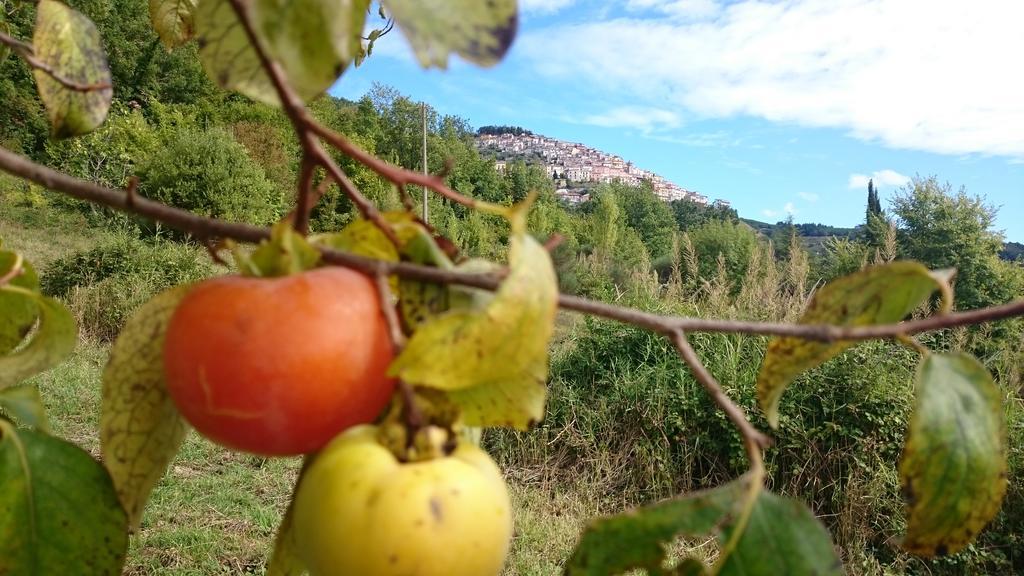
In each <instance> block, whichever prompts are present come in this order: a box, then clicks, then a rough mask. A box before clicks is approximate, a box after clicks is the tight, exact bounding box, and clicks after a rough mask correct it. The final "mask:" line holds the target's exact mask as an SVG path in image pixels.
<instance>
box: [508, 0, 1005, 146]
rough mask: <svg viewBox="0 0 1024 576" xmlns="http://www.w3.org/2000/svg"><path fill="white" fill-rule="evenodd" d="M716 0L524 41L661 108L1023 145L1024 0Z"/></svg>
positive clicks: (539, 63)
mask: <svg viewBox="0 0 1024 576" xmlns="http://www.w3.org/2000/svg"><path fill="white" fill-rule="evenodd" d="M627 2H629V4H627V7H628V6H629V5H632V6H633V7H634V8H645V7H646V8H651V9H653V8H655V6H656V4H657V3H655V2H653V1H652V0H627ZM667 4H671V5H676V4H678V3H677V2H669V3H667ZM680 5H681V4H680ZM692 6H696V3H693V4H691V7H692ZM719 9H720V11H719V13H718V14H717V16H716V17H715V18H713V19H708V18H705V19H697V20H679V19H672V18H667V19H666V18H646V17H644V14H641V13H637V12H627V14H631V17H628V18H616V19H612V20H606V21H602V22H588V23H580V24H564V25H555V26H551V27H548V28H544V29H540V30H536V31H533V32H529V33H526V34H524V35H523V36H522V37H521V38H520V43H519V46H518V50H519V52H520V54H522V55H523V56H525V57H526V58H528V59H529V60H530V63H531V64H532V65H533V68H534V69H535V70H536V71H537V72H538V73H540V74H543V75H547V76H550V77H552V78H557V79H559V80H560V81H565V80H566V79H569V78H571V79H572V81H573V82H578V83H582V84H584V85H587V86H588V87H589V88H590V89H593V90H600V91H602V92H604V93H605V94H606V95H617V96H620V97H629V98H633V99H634V100H635V101H636V102H637V103H638V104H637V105H638V106H639V105H656V106H661V107H664V106H665V102H664V101H665V99H666V98H668V99H670V100H671V101H672V104H673V105H678V106H680V107H681V108H682V109H684V110H685V111H686V112H688V113H690V114H695V115H698V116H702V117H707V118H726V117H736V116H752V117H758V118H763V119H767V120H770V121H776V122H789V123H796V124H799V125H803V126H813V127H832V128H839V129H842V130H846V131H848V132H849V134H851V135H853V136H855V137H857V138H860V139H863V140H868V141H878V142H881V143H882V144H885V145H887V146H890V147H896V148H906V149H916V150H926V151H931V152H938V153H946V154H965V153H981V154H997V155H1006V156H1011V157H1019V156H1024V76H1022V75H1020V74H1017V73H1016V70H1018V69H1019V67H1020V66H1019V55H1020V54H1022V53H1024V34H1021V33H1020V30H1019V23H1020V22H1022V21H1024V2H1007V1H1005V0H976V1H975V2H969V3H968V2H934V1H932V0H827V1H826V0H789V1H787V2H766V1H763V0H740V1H738V2H733V3H732V4H729V5H722V6H719ZM663 10H664V9H663Z"/></svg>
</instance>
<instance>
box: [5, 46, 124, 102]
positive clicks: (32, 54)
mask: <svg viewBox="0 0 1024 576" xmlns="http://www.w3.org/2000/svg"><path fill="white" fill-rule="evenodd" d="M0 44H6V45H7V46H9V47H10V48H11V51H12V52H14V53H15V54H17V55H18V56H20V57H21V59H22V60H24V61H25V62H26V63H27V64H28V65H29V66H31V67H33V68H35V69H36V70H39V71H40V72H43V73H45V74H46V75H47V76H49V77H50V78H53V79H54V80H56V81H57V82H58V83H60V85H61V86H64V87H65V88H67V89H68V90H74V91H75V92H95V91H97V90H109V89H111V88H113V86H111V84H110V82H95V83H92V84H84V83H82V82H78V81H75V80H72V79H70V78H68V77H67V76H64V75H63V74H61V73H60V72H57V71H56V70H54V69H53V66H50V65H49V64H47V63H46V62H43V61H42V60H40V59H39V58H38V57H37V56H36V51H35V48H33V47H32V45H31V44H29V43H28V42H22V41H21V40H18V39H17V38H14V37H13V36H8V35H7V34H4V33H3V32H0Z"/></svg>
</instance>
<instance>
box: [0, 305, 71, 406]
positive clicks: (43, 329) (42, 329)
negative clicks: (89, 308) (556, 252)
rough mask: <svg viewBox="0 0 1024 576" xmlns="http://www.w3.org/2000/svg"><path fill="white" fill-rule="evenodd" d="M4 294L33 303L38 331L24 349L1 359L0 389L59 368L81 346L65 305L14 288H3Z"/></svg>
mask: <svg viewBox="0 0 1024 576" xmlns="http://www.w3.org/2000/svg"><path fill="white" fill-rule="evenodd" d="M4 292H7V293H15V294H20V295H23V296H26V297H28V298H31V299H32V300H34V302H35V304H36V306H37V308H38V310H39V329H38V330H37V331H36V333H35V334H34V335H33V336H32V339H31V340H29V342H28V344H26V345H25V346H24V347H23V348H21V349H20V350H18V351H17V352H15V353H13V354H10V355H8V356H3V357H0V389H3V388H6V387H8V386H13V385H14V384H17V383H19V382H21V381H22V380H24V379H26V378H30V377H32V376H35V375H36V374H38V373H40V372H43V371H44V370H48V369H50V368H52V367H53V366H56V365H57V364H59V363H60V362H61V361H62V360H64V358H66V357H67V356H68V355H69V354H71V352H72V351H73V350H74V349H75V344H76V343H77V342H78V329H77V328H76V327H75V319H74V317H73V316H72V315H71V312H69V311H68V309H67V308H65V307H64V305H63V304H61V303H60V302H58V301H56V300H54V299H53V298H48V297H46V296H41V295H39V294H34V293H32V292H28V291H27V290H24V289H22V288H18V287H15V286H10V285H8V286H0V294H2V293H4Z"/></svg>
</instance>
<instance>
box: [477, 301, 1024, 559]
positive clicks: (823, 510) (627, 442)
mask: <svg viewBox="0 0 1024 576" xmlns="http://www.w3.org/2000/svg"><path fill="white" fill-rule="evenodd" d="M630 304H632V302H630ZM665 306H666V305H665V304H663V305H662V307H663V308H664V307H665ZM656 311H659V312H675V313H679V314H687V315H695V313H696V312H697V309H696V308H695V307H693V305H690V304H684V305H682V306H680V307H679V308H678V309H675V308H674V309H671V310H664V309H663V310H656ZM691 341H692V343H693V345H694V347H695V349H696V350H697V352H698V354H699V356H700V357H701V358H702V359H703V361H704V363H705V365H706V366H707V367H708V369H709V370H710V371H711V372H712V373H713V374H714V375H715V376H717V377H718V379H719V381H720V382H721V383H722V386H723V387H724V388H725V390H726V392H727V393H728V394H729V396H730V397H731V398H733V400H734V401H736V403H737V404H739V405H740V406H741V407H743V408H744V410H745V411H746V412H747V414H748V416H749V417H750V418H751V420H752V422H753V423H754V424H755V425H756V426H758V427H759V428H760V429H762V430H768V426H767V423H766V422H765V421H764V418H763V416H762V414H761V412H760V410H759V409H758V407H757V405H756V401H755V382H756V378H757V372H758V369H759V366H760V364H761V360H762V359H763V357H764V352H765V347H766V342H767V339H766V338H763V337H750V336H742V335H736V334H702V333H698V334H693V335H692V336H691ZM1015 350H1016V354H1010V353H1009V352H1008V355H1007V357H1006V359H1005V360H1002V362H1003V363H1013V362H1018V363H1019V361H1020V357H1021V356H1020V346H1019V345H1018V346H1017V348H1016V349H1015ZM1010 352H1012V351H1010ZM552 360H553V361H552V370H551V383H550V387H549V391H550V397H549V401H548V406H547V411H548V412H547V415H546V418H545V420H544V422H543V423H542V424H541V425H539V426H538V427H537V428H536V429H535V430H533V431H531V432H528V433H515V432H504V431H502V432H494V431H488V434H487V435H486V436H485V441H486V443H487V444H488V446H489V448H491V449H492V451H493V452H495V453H496V454H497V455H498V458H499V460H500V461H501V462H502V464H503V466H504V467H505V468H507V469H509V470H511V471H512V475H513V477H515V476H517V475H522V476H523V477H524V478H530V479H532V480H534V481H540V482H544V483H553V484H555V485H559V486H581V485H582V486H587V488H586V489H587V490H588V494H587V495H586V496H585V497H586V498H588V499H590V498H592V499H594V500H596V501H598V502H600V504H601V506H602V507H603V508H605V509H608V508H610V509H615V508H618V507H623V506H632V505H635V504H638V503H644V502H649V501H652V500H655V499H659V498H663V497H666V496H669V495H671V494H675V493H679V492H684V491H692V490H695V489H699V488H702V487H707V486H711V485H717V484H721V483H723V482H726V481H728V480H730V479H732V478H735V477H737V476H738V475H739V474H742V473H743V472H744V471H745V470H746V467H747V463H746V458H745V455H744V450H743V446H742V442H741V439H740V437H739V436H738V434H737V433H736V432H735V430H734V428H733V427H732V425H731V424H730V423H729V421H728V420H727V418H726V417H725V416H724V415H723V414H722V412H721V411H720V410H718V409H717V408H716V407H715V406H714V405H713V404H712V402H711V401H710V399H709V398H708V395H707V394H705V393H704V391H703V389H702V388H701V386H700V385H699V384H698V383H697V382H696V381H695V379H694V378H693V377H692V375H691V374H690V372H689V370H688V369H687V368H686V367H685V366H684V365H683V364H682V362H681V361H680V360H679V358H678V356H677V355H676V352H675V351H674V349H673V348H672V347H671V345H670V344H669V343H668V341H667V340H666V339H665V338H664V337H662V336H659V335H656V334H652V333H649V332H646V331H644V330H641V329H639V328H636V327H631V326H623V325H619V324H616V323H614V322H610V321H604V320H594V319H589V318H588V319H587V320H585V321H581V322H580V323H578V324H577V325H576V327H575V328H574V329H573V330H572V331H571V333H570V335H569V336H568V337H567V338H566V340H564V341H563V342H562V343H561V344H560V345H559V346H558V347H557V348H556V351H555V353H554V355H553V359H552ZM917 361H918V357H917V355H916V354H915V353H914V352H912V351H911V350H909V349H907V348H906V347H903V346H901V345H898V344H894V343H891V342H884V341H873V342H865V343H862V344H860V345H858V346H856V347H854V348H852V349H850V350H849V351H847V352H846V353H844V354H842V355H840V356H839V357H838V358H835V359H833V360H831V361H830V362H828V363H826V364H824V365H823V366H821V367H819V368H816V369H814V370H811V371H809V372H807V373H806V374H804V375H803V376H801V377H800V378H798V379H797V380H796V381H795V382H794V383H793V384H792V385H791V386H790V387H789V388H788V389H787V391H786V393H785V395H784V396H783V398H782V404H781V407H780V413H781V426H780V429H779V430H778V431H777V432H775V433H773V437H774V439H775V444H774V445H773V446H772V447H771V448H770V449H769V450H768V451H767V452H766V462H765V463H766V466H767V468H768V473H769V486H770V487H771V488H772V489H773V490H775V491H777V492H781V493H784V494H789V495H793V496H796V497H799V498H801V499H803V500H805V501H807V502H808V503H809V504H810V505H811V506H812V508H813V509H814V510H815V512H816V513H817V514H818V515H819V516H820V517H822V519H823V520H824V521H825V522H826V523H827V524H829V527H830V529H831V531H832V532H833V534H834V535H835V537H836V541H837V543H838V544H839V545H840V546H841V547H842V548H843V550H844V554H845V556H846V560H847V562H848V563H849V565H850V566H851V569H852V570H854V571H856V572H857V573H864V574H868V573H871V574H882V573H890V572H889V571H888V570H889V569H891V568H893V567H895V566H899V565H903V567H904V569H909V568H908V566H907V565H906V562H907V557H906V556H903V555H901V554H899V553H898V552H897V550H896V549H895V548H894V547H893V546H892V545H891V543H890V541H891V540H892V539H893V538H895V537H898V536H899V535H900V534H901V533H902V531H903V529H904V526H903V520H902V517H903V516H902V511H903V502H902V499H901V497H900V495H899V480H898V475H897V472H896V465H897V462H898V460H899V457H900V453H901V450H902V446H903V439H904V434H905V431H906V426H907V420H908V418H909V415H910V411H911V408H912V404H913V384H912V381H913V376H914V371H915V367H916V364H917ZM990 367H991V368H992V369H993V371H994V372H995V373H997V374H1001V377H1000V381H1001V383H1002V386H1003V387H1004V389H1005V390H1007V396H1008V398H1010V399H1011V401H1010V402H1009V403H1008V406H1007V416H1008V422H1009V429H1010V430H1011V441H1010V445H1011V446H1020V442H1021V441H1022V440H1024V439H1022V436H1024V414H1022V407H1021V401H1020V398H1019V397H1018V395H1017V392H1016V391H1017V389H1018V388H1019V385H1020V378H1019V365H1018V368H1017V372H1016V373H1014V374H1017V375H1016V376H1014V375H1004V373H1005V372H1006V371H1007V370H1009V368H1002V369H1001V367H1000V366H998V365H996V364H993V365H992V366H990ZM1021 454H1022V453H1021V451H1020V450H1013V451H1012V453H1011V456H1010V478H1011V487H1010V490H1009V493H1008V495H1007V500H1006V503H1005V504H1004V506H1003V509H1002V511H1001V512H1000V514H999V516H998V517H997V519H996V520H995V521H994V522H993V524H992V525H991V526H990V527H989V528H988V529H987V530H986V531H985V532H984V533H983V534H982V536H981V538H980V539H979V540H978V542H976V543H975V544H974V545H972V547H970V548H969V549H968V550H967V551H965V552H962V553H960V554H958V555H956V556H953V557H950V558H943V559H937V560H933V561H929V562H926V563H921V564H920V566H919V567H920V568H921V570H920V573H941V574H996V573H1012V570H1014V569H1018V568H1020V566H1021V564H1022V563H1024V558H1018V557H1017V556H1019V555H1020V554H1019V552H1018V551H1019V550H1020V545H1021V537H1020V536H1019V535H1020V534H1021V533H1022V530H1021V529H1022V523H1024V515H1022V514H1021V510H1022V509H1024V507H1022V506H1021V499H1022V498H1024V495H1022V490H1024V483H1022V482H1021V481H1020V479H1019V478H1020V474H1021V473H1022V472H1024V461H1022V460H1024V457H1022V456H1021ZM538 475H540V476H541V477H540V478H538ZM854 566H856V569H855V568H854ZM908 573H916V572H912V571H911V572H908Z"/></svg>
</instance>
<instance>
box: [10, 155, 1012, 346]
mask: <svg viewBox="0 0 1024 576" xmlns="http://www.w3.org/2000/svg"><path fill="white" fill-rule="evenodd" d="M0 169H2V170H3V171H5V172H7V173H9V174H12V175H14V176H18V177H20V178H23V179H25V180H28V181H30V182H34V183H36V184H39V185H40V186H44V187H46V188H49V189H51V190H56V191H58V192H62V193H64V194H67V195H68V196H72V197H74V198H78V199H80V200H87V201H90V202H93V203H96V204H101V205H104V206H107V207H110V208H114V209H115V210H120V211H122V212H128V213H133V214H137V215H139V216H144V217H146V218H149V219H152V220H156V221H158V222H161V223H163V224H166V225H168V226H170V227H171V228H174V229H176V230H180V231H182V232H186V233H189V234H192V235H193V236H195V237H197V238H199V239H201V240H205V239H208V238H231V239H233V240H237V241H240V242H259V241H261V240H263V239H265V238H269V237H270V231H269V230H268V229H267V228H261V227H258V226H252V225H249V224H241V223H235V222H226V221H224V220H218V219H216V218H206V217H203V216H198V215H196V214H193V213H191V212H188V211H185V210H180V209H178V208H173V207H171V206H168V205H166V204H161V203H160V202H154V201H152V200H148V199H146V198H143V197H141V196H137V195H136V196H134V198H133V199H132V200H129V198H130V196H129V195H128V194H127V193H126V192H125V191H123V190H114V189H112V188H107V187H104V186H100V185H98V184H93V183H91V182H86V181H84V180H79V179H77V178H74V177H72V176H68V175H67V174H62V173H60V172H57V171H56V170H53V169H51V168H47V167H46V166H42V165H40V164H36V163H35V162H32V161H31V160H29V159H27V158H24V157H22V156H19V155H17V154H14V153H13V152H11V151H9V150H6V149H4V148H0ZM320 251H321V252H322V253H323V258H324V261H325V262H327V263H329V264H334V265H338V266H345V267H347V268H352V269H354V270H359V271H360V272H363V273H365V274H368V275H370V276H376V275H377V274H387V275H392V274H394V275H398V276H402V277H405V278H412V279H415V280H422V281H425V282H435V283H438V284H458V285H461V286H470V287H473V288H481V289H483V290H491V291H493V290H496V289H497V288H498V285H499V283H500V274H499V275H495V274H475V273H467V272H459V271H456V270H445V269H441V268H433V267H430V266H421V265H418V264H410V263H408V262H386V261H383V260H374V259H372V258H366V257H363V256H357V255H355V254H351V253H348V252H341V251H338V250H331V249H327V248H320ZM558 304H559V306H560V307H561V308H563V309H566V310H573V311H576V312H582V313H585V314H590V315H593V316H600V317H602V318H607V319H609V320H616V321H618V322H622V323H625V324H632V325H634V326H637V327H640V328H646V329H648V330H652V331H654V332H658V333H661V334H665V335H670V334H672V333H673V332H676V331H679V330H683V331H686V332H726V333H733V334H760V335H768V336H793V337H796V338H804V339H807V340H816V341H821V342H836V341H840V340H850V341H856V340H872V339H877V338H897V337H899V336H901V335H912V334H919V333H921V332H928V331H932V330H941V329H944V328H955V327H959V326H968V325H972V324H982V323H985V322H992V321H995V320H1003V319H1006V318H1013V317H1017V316H1024V299H1022V300H1015V301H1013V302H1009V303H1006V304H1001V305H999V306H991V307H988V308H979V309H977V310H968V311H965V312H954V313H952V314H940V315H937V316H929V317H927V318H922V319H920V320H911V321H907V322H901V323H896V324H879V325H876V326H853V327H846V326H833V325H826V324H813V325H812V324H783V323H773V322H745V321H738V320H718V319H713V318H692V317H687V316H662V315H658V314H654V313H651V312H644V311H642V310H637V309H635V308H627V307H624V306H616V305H614V304H607V303H604V302H598V301H595V300H589V299H586V298H580V297H579V296H570V295H566V294H562V295H561V296H560V297H559V299H558Z"/></svg>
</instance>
